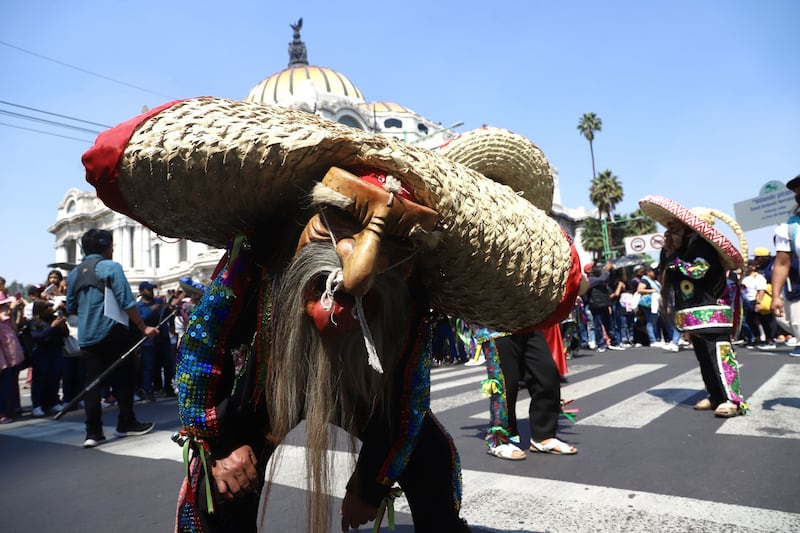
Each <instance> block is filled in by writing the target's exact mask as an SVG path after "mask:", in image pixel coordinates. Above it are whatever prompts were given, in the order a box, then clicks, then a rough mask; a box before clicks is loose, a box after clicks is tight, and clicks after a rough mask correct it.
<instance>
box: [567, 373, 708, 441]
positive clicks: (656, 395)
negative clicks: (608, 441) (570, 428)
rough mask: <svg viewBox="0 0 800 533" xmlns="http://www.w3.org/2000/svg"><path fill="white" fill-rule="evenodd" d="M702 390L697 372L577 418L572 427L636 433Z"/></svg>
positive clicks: (681, 376)
mask: <svg viewBox="0 0 800 533" xmlns="http://www.w3.org/2000/svg"><path fill="white" fill-rule="evenodd" d="M702 389H703V380H702V379H701V378H700V373H699V372H698V371H697V370H690V371H689V372H685V373H683V374H681V375H680V376H678V377H676V378H673V379H670V380H668V381H665V382H663V383H660V384H659V385H658V388H653V389H650V390H647V391H644V392H640V393H639V394H636V395H634V396H631V397H630V398H628V399H626V400H623V401H621V402H619V403H617V404H615V405H613V406H611V407H609V408H608V409H603V410H602V411H600V412H598V413H595V414H593V415H590V416H587V417H586V418H581V419H580V420H578V421H577V422H576V424H580V425H584V426H605V427H612V428H629V429H640V428H643V427H644V426H646V425H647V424H649V423H650V422H652V421H653V420H655V419H656V418H658V417H659V416H661V415H663V414H664V413H666V412H667V411H669V410H670V409H672V408H673V407H675V406H676V405H678V404H680V403H681V402H684V401H686V400H688V399H689V398H691V397H692V396H694V395H695V394H697V391H698V390H702Z"/></svg>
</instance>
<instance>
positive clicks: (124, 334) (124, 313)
mask: <svg viewBox="0 0 800 533" xmlns="http://www.w3.org/2000/svg"><path fill="white" fill-rule="evenodd" d="M81 247H82V248H83V253H84V254H85V257H84V259H83V262H81V264H79V265H78V266H77V267H76V268H75V269H73V270H72V272H70V274H69V278H68V288H67V301H66V311H67V313H69V314H77V315H78V344H80V347H81V349H82V350H83V351H85V352H86V355H85V356H84V360H83V362H84V367H85V371H86V375H85V379H86V383H93V382H94V381H95V380H96V379H97V378H98V377H99V376H100V375H101V374H102V373H103V372H105V371H106V369H108V368H109V367H110V366H111V365H112V364H114V363H115V362H116V361H117V359H119V358H120V357H121V356H122V355H123V354H125V353H126V352H127V351H128V350H130V348H131V347H132V345H133V342H132V339H133V336H132V335H131V333H130V332H129V330H128V323H129V322H132V323H133V325H134V326H136V327H137V328H139V330H140V331H141V332H142V333H143V334H144V335H145V336H147V337H148V338H151V339H152V338H153V337H155V336H156V335H157V334H158V330H157V329H156V328H154V327H152V326H147V325H146V324H145V323H144V321H143V320H142V317H141V316H140V315H139V311H138V310H137V308H136V302H135V300H134V299H133V292H132V291H131V287H130V284H129V283H128V280H127V278H126V277H125V272H124V271H123V270H122V265H120V264H119V263H117V262H115V261H112V260H111V257H112V254H113V251H114V240H113V236H112V234H111V232H110V231H107V230H102V229H94V228H93V229H90V230H89V231H87V232H86V233H85V234H84V235H83V236H82V237H81ZM106 298H113V300H114V301H109V302H106ZM107 307H110V308H111V309H113V308H114V307H117V308H119V309H120V310H121V313H119V316H114V313H113V311H112V312H109V313H107V312H106V308H107ZM109 315H111V316H109ZM112 316H113V318H112ZM123 322H124V323H123ZM109 380H111V381H112V382H113V383H114V385H115V389H116V391H117V394H118V396H117V397H118V400H119V415H118V418H117V431H116V434H117V435H118V436H121V437H126V436H134V435H144V434H145V433H149V432H150V431H152V429H153V427H154V424H153V423H152V422H147V423H144V422H139V421H138V420H136V415H135V413H134V412H133V392H134V389H135V386H136V359H135V358H134V357H128V358H126V359H125V360H124V361H123V362H122V363H121V364H120V365H119V366H118V367H117V369H116V371H115V372H114V373H113V374H112V375H111V376H109ZM100 392H101V391H100V388H99V387H93V388H92V389H90V390H89V391H87V392H86V395H85V397H84V406H85V411H86V440H85V441H84V443H83V446H84V447H85V448H93V447H95V446H97V445H98V444H100V443H101V442H103V441H104V440H105V439H106V437H105V435H104V434H103V420H102V411H101V406H100Z"/></svg>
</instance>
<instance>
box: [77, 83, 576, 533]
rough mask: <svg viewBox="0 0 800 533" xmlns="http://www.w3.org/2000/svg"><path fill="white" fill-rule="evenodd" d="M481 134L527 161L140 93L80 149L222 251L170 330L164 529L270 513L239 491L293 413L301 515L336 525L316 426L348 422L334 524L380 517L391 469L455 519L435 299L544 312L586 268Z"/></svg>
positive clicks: (140, 214) (455, 522)
mask: <svg viewBox="0 0 800 533" xmlns="http://www.w3.org/2000/svg"><path fill="white" fill-rule="evenodd" d="M489 133H490V134H491V136H492V137H493V138H503V139H508V138H510V137H513V139H514V140H515V141H516V142H518V143H521V145H520V146H519V147H518V148H517V149H515V150H513V154H515V155H514V156H512V157H510V158H509V159H511V160H512V163H513V162H514V157H518V158H519V161H520V162H521V163H524V164H526V165H529V163H530V161H532V160H533V161H534V162H535V163H536V165H538V168H539V170H540V172H539V173H530V172H526V173H525V180H523V181H522V182H514V180H513V179H511V177H509V176H510V175H509V176H505V175H504V176H503V177H504V178H506V181H505V182H504V183H506V184H507V185H504V184H501V183H498V182H497V181H493V180H492V179H489V177H487V175H484V174H482V173H481V172H480V171H478V170H475V169H472V168H471V167H469V168H468V166H465V165H466V164H467V163H466V162H465V165H462V164H460V163H458V162H456V161H457V160H458V159H457V154H447V153H445V152H446V151H444V150H443V151H442V152H439V153H434V152H431V151H429V150H425V149H422V148H419V147H415V146H413V145H409V144H405V143H402V142H399V141H396V140H393V139H389V138H386V137H381V136H377V135H373V134H369V133H366V132H364V131H361V130H357V129H353V128H349V127H346V126H343V125H341V124H337V123H334V122H331V121H327V120H324V119H321V118H319V117H316V116H314V115H311V114H308V113H305V112H302V111H298V110H290V109H285V108H278V107H273V106H267V105H262V104H251V103H245V102H237V101H230V100H222V99H215V98H198V99H190V100H183V101H179V102H171V103H169V104H166V105H164V106H162V107H159V108H157V109H154V110H151V111H149V112H148V113H146V114H145V115H143V116H141V117H137V118H135V119H132V120H131V121H129V122H127V123H123V124H121V125H119V126H117V127H116V128H114V129H112V130H110V131H108V132H105V133H103V134H101V135H100V137H99V138H98V141H97V143H96V145H95V147H94V148H93V149H91V150H90V151H89V152H87V153H86V154H85V155H84V165H85V166H86V168H87V179H88V180H89V181H90V183H92V184H93V185H94V186H95V187H96V188H97V190H98V195H99V196H100V197H101V198H102V199H103V201H104V202H106V203H107V205H109V206H110V207H112V208H113V209H116V210H118V211H120V212H123V213H125V214H127V215H129V216H132V217H133V218H135V219H137V220H139V221H141V222H143V223H145V224H147V225H148V226H149V227H150V228H151V229H153V230H154V231H156V232H158V233H161V234H164V235H169V236H176V235H180V236H182V237H184V238H188V239H192V240H197V241H202V242H206V243H208V244H210V245H214V246H226V248H227V250H228V251H227V254H226V257H225V258H224V259H223V261H222V262H221V263H220V266H219V268H218V272H216V273H215V276H214V280H213V282H212V283H211V284H210V285H209V287H208V289H207V290H206V292H205V294H204V296H203V298H202V300H201V301H200V302H199V303H198V305H197V306H196V307H195V309H194V310H193V312H192V314H191V317H190V322H189V326H188V328H187V333H186V335H185V337H184V339H183V342H182V343H181V353H180V356H179V365H178V369H177V373H176V374H177V375H176V378H177V382H178V392H179V406H180V415H181V421H182V423H183V431H182V436H181V438H180V439H179V440H181V441H182V442H183V443H184V446H185V448H184V450H185V458H186V460H187V461H186V462H187V479H186V481H185V483H184V486H183V489H182V493H181V498H180V501H179V507H178V519H177V529H178V530H179V531H187V532H188V531H255V530H256V529H257V527H258V524H259V523H260V525H261V527H264V528H266V529H267V530H269V527H268V521H269V515H268V513H267V515H266V516H262V517H261V518H260V519H257V518H256V513H255V512H254V509H255V508H256V507H257V506H255V507H254V502H256V503H257V502H258V500H259V496H258V493H259V492H260V494H261V499H262V500H265V499H266V497H267V496H268V493H269V482H270V480H271V479H272V477H273V475H274V471H273V470H270V469H268V467H267V466H266V464H267V460H269V458H270V457H271V456H272V455H273V453H275V454H279V453H280V451H281V447H279V446H278V445H279V444H280V443H281V442H282V441H283V439H284V438H285V437H286V435H287V434H288V433H289V431H291V430H292V429H293V428H294V427H295V426H296V425H297V424H298V423H299V422H300V421H301V419H305V421H306V442H305V447H306V459H307V465H308V469H309V476H308V479H309V481H308V488H309V493H308V506H307V522H308V523H307V529H308V530H309V531H312V532H314V533H321V532H326V531H329V529H330V527H329V522H330V516H331V513H330V509H329V508H330V498H329V497H328V496H327V494H329V493H330V491H329V488H328V485H329V480H328V467H329V465H328V462H327V451H328V448H329V444H330V438H331V437H330V433H329V428H330V425H331V424H334V425H339V426H341V427H342V428H344V429H345V430H347V431H348V432H349V433H350V434H351V435H352V436H353V439H352V440H351V447H352V449H353V450H355V448H356V441H355V438H356V437H358V438H359V439H360V440H361V441H362V446H361V449H360V451H359V453H358V458H357V460H356V462H355V469H354V472H353V474H352V476H351V478H350V480H349V482H348V483H347V491H346V494H345V497H344V501H343V504H342V509H341V528H342V530H343V531H345V530H348V529H350V528H358V527H359V526H360V525H362V524H364V523H366V522H368V521H370V520H376V522H379V520H380V510H379V507H380V506H381V505H382V503H381V502H385V501H386V500H387V499H391V497H393V495H394V494H395V491H394V490H393V487H394V484H395V483H398V484H399V485H400V487H401V488H402V490H403V491H404V493H405V495H406V497H407V499H408V501H409V505H410V507H411V514H412V518H413V520H414V525H415V530H416V531H418V532H431V533H433V532H437V533H438V532H442V531H447V532H453V533H457V532H465V531H469V529H468V527H467V525H466V523H465V522H463V520H462V519H461V518H460V516H459V512H460V505H461V501H460V500H461V484H460V466H459V459H458V454H457V453H456V451H455V448H454V445H453V441H452V439H451V438H450V436H449V435H447V433H446V432H445V431H444V429H443V428H442V427H441V426H440V425H439V423H438V421H437V420H436V418H435V417H434V416H433V413H431V412H430V409H429V406H430V366H431V354H430V343H431V338H432V333H433V331H432V329H433V321H432V317H434V316H435V314H434V313H431V310H434V311H435V312H444V313H447V314H450V315H453V316H459V317H463V318H464V319H465V320H469V321H474V322H476V323H481V324H487V326H488V327H493V328H497V329H503V330H507V331H517V330H525V329H528V328H532V327H546V326H548V325H550V324H556V323H558V321H559V320H561V319H562V318H563V316H564V315H566V314H567V313H568V312H569V311H570V310H571V309H572V306H573V305H574V300H575V297H576V295H577V290H578V285H579V276H578V274H579V272H578V270H579V266H578V265H579V263H578V259H577V253H576V251H575V249H574V247H573V246H572V244H571V241H570V239H569V238H568V237H567V236H566V235H565V234H564V233H563V232H562V231H561V228H560V227H559V226H558V225H557V224H556V223H555V221H553V220H552V219H550V218H549V217H547V215H546V214H545V211H543V210H542V209H539V208H538V207H537V204H538V203H543V202H552V176H551V174H550V172H551V170H550V167H549V165H548V164H547V162H546V160H545V159H544V156H543V155H542V154H541V152H540V151H539V150H538V148H536V147H535V146H534V145H533V144H532V143H530V141H528V140H527V139H524V138H520V137H519V136H515V135H514V134H511V133H510V132H505V131H504V130H503V131H499V130H498V131H491V132H489ZM222 154H224V164H223V163H222V161H223V158H222ZM512 177H513V176H512ZM152 190H159V191H160V192H159V194H157V195H154V194H151V192H152ZM478 191H482V192H483V194H480V195H479V194H478ZM516 191H522V194H523V196H520V195H518V194H517V193H516ZM466 199H469V200H470V202H467V203H465V200H466ZM534 201H536V202H537V204H534V203H533V202H534ZM168 206H170V208H169V209H167V207H168ZM177 206H182V207H177ZM475 209H477V210H478V211H480V213H481V216H480V217H476V216H475V211H474V210H475ZM547 210H549V207H548V208H547ZM166 214H168V215H169V216H166ZM478 228H480V231H478ZM500 240H502V241H503V243H504V244H503V246H502V247H499V246H493V245H492V244H493V243H494V242H499V241H500ZM531 242H536V243H538V245H539V246H538V247H532V246H531V245H530V243H531ZM508 251H511V252H512V253H507V252H508ZM475 280H480V285H476V281H475ZM272 464H273V466H274V465H275V463H274V462H273V463H272ZM265 470H267V474H266V478H267V481H266V485H264V477H265V474H264V471H265ZM262 488H263V490H262ZM261 509H266V501H262V502H261Z"/></svg>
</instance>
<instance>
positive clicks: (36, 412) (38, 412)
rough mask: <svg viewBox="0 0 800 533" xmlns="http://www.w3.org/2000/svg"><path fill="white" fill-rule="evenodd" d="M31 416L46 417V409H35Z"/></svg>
mask: <svg viewBox="0 0 800 533" xmlns="http://www.w3.org/2000/svg"><path fill="white" fill-rule="evenodd" d="M31 414H32V415H33V416H44V415H45V413H44V409H42V408H41V407H34V408H33V411H31Z"/></svg>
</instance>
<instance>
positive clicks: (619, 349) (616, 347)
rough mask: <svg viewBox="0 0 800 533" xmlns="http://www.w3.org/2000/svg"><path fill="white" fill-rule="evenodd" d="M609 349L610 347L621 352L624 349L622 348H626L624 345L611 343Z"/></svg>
mask: <svg viewBox="0 0 800 533" xmlns="http://www.w3.org/2000/svg"><path fill="white" fill-rule="evenodd" d="M608 349H609V350H615V351H618V352H621V351H622V350H624V349H625V348H623V347H622V346H614V345H613V344H611V345H610V346H609V347H608Z"/></svg>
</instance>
